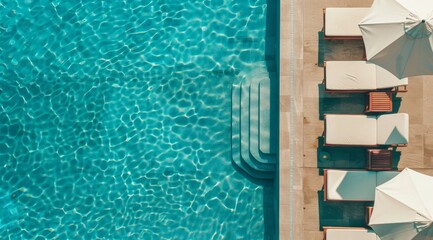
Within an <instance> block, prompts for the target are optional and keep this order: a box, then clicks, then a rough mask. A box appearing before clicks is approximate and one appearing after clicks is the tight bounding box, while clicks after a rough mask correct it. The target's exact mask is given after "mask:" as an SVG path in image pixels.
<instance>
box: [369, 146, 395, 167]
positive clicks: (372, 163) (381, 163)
mask: <svg viewBox="0 0 433 240" xmlns="http://www.w3.org/2000/svg"><path fill="white" fill-rule="evenodd" d="M367 156H368V159H367V169H368V170H376V171H377V170H392V150H389V149H367Z"/></svg>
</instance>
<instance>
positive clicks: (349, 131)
mask: <svg viewBox="0 0 433 240" xmlns="http://www.w3.org/2000/svg"><path fill="white" fill-rule="evenodd" d="M325 120H326V121H325V123H326V125H325V129H326V132H325V133H326V135H325V143H326V144H330V145H392V144H407V143H409V115H408V114H407V113H394V114H385V115H379V116H368V115H344V114H327V115H325Z"/></svg>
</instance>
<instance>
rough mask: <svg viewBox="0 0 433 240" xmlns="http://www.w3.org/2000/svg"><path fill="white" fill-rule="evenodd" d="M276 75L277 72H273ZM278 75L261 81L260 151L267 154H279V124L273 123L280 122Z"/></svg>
mask: <svg viewBox="0 0 433 240" xmlns="http://www.w3.org/2000/svg"><path fill="white" fill-rule="evenodd" d="M273 74H275V75H276V73H273ZM271 79H275V80H277V79H278V78H277V76H273V77H271V78H270V79H268V81H261V82H260V88H259V90H260V92H259V99H260V111H259V115H260V118H259V121H260V126H259V127H260V129H259V131H260V139H259V142H260V151H262V152H263V153H265V154H277V151H278V142H277V139H278V125H277V124H271V123H277V122H278V119H277V118H278V104H277V103H278V97H279V92H278V83H277V82H276V81H275V80H274V81H271Z"/></svg>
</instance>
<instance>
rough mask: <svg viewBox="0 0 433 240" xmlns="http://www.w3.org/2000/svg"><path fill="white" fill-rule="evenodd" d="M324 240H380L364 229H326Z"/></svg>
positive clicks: (373, 233) (371, 231)
mask: <svg viewBox="0 0 433 240" xmlns="http://www.w3.org/2000/svg"><path fill="white" fill-rule="evenodd" d="M326 240H380V238H379V237H378V236H377V235H376V233H375V232H374V231H373V230H370V229H365V228H328V229H326Z"/></svg>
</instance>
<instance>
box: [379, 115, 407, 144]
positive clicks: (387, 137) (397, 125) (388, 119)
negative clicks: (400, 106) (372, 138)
mask: <svg viewBox="0 0 433 240" xmlns="http://www.w3.org/2000/svg"><path fill="white" fill-rule="evenodd" d="M408 142H409V115H408V114H406V113H396V114H385V115H380V116H379V117H378V118H377V144H382V145H387V144H407V143H408Z"/></svg>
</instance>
